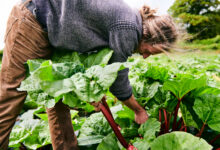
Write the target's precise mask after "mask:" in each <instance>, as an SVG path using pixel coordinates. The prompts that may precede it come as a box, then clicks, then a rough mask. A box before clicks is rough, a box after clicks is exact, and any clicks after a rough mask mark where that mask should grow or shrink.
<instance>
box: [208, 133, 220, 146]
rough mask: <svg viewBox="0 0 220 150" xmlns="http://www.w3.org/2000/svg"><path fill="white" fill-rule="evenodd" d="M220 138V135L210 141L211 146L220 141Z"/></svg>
mask: <svg viewBox="0 0 220 150" xmlns="http://www.w3.org/2000/svg"><path fill="white" fill-rule="evenodd" d="M219 138H220V134H219V135H217V136H216V137H215V138H214V139H212V140H211V141H210V144H211V145H212V144H213V143H215V141H216V140H218V139H219Z"/></svg>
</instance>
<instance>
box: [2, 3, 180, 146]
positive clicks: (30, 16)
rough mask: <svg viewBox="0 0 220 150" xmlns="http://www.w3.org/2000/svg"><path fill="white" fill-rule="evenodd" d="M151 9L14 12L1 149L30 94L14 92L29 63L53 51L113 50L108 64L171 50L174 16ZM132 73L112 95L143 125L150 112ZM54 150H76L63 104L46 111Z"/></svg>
mask: <svg viewBox="0 0 220 150" xmlns="http://www.w3.org/2000/svg"><path fill="white" fill-rule="evenodd" d="M154 13H155V11H154V10H151V9H150V7H148V6H143V7H142V9H141V10H140V11H139V10H135V9H132V8H130V7H129V6H128V5H127V4H126V3H125V2H124V1H123V0H32V1H31V0H23V1H21V2H20V4H17V5H15V6H14V7H13V9H12V11H11V14H10V16H9V19H8V23H7V29H6V34H5V47H4V52H3V60H2V69H1V74H0V149H3V150H6V149H7V147H8V142H9V135H10V132H11V130H12V127H13V125H14V123H15V121H16V118H17V116H18V115H19V113H20V111H21V109H22V106H23V103H24V100H25V98H26V95H27V93H26V92H19V91H17V90H16V89H17V88H18V87H19V86H20V83H21V81H22V80H24V78H25V75H26V72H25V67H24V63H25V62H26V61H27V60H28V59H38V58H41V59H48V58H50V56H51V52H52V51H56V50H63V51H64V50H67V51H76V52H80V53H87V52H92V51H97V50H100V49H102V48H106V47H108V48H110V49H112V50H113V51H114V53H113V55H112V57H111V59H110V63H114V62H126V60H127V58H128V57H129V56H131V55H132V53H134V52H139V53H140V54H141V55H143V57H144V58H147V57H148V56H150V55H153V54H157V53H161V52H162V51H164V50H165V51H166V50H168V49H167V47H169V46H170V45H171V44H172V43H173V42H175V40H176V37H177V32H176V28H175V25H174V23H173V21H172V18H171V17H170V16H167V15H164V16H156V15H154ZM128 72H129V70H128V69H124V70H122V71H120V72H119V73H118V77H117V79H116V81H115V82H114V83H113V85H112V86H111V87H110V91H111V92H112V93H113V94H114V95H115V96H116V97H117V98H118V99H119V100H120V101H122V102H123V103H124V104H125V105H126V106H128V107H129V108H130V109H132V110H133V111H134V112H135V121H136V122H137V123H138V124H142V123H144V122H145V121H146V120H147V119H148V116H147V113H146V111H145V110H144V109H143V108H142V107H141V106H140V105H139V104H138V103H137V101H136V100H135V98H134V96H133V94H132V88H131V85H130V83H129V79H128ZM47 114H48V119H49V127H50V134H51V139H52V146H53V149H54V150H77V149H78V147H77V139H76V136H75V134H74V131H73V127H72V123H71V117H70V110H69V108H68V107H67V106H66V105H64V104H63V103H62V102H61V101H60V102H58V103H57V104H56V105H55V107H53V108H50V109H47Z"/></svg>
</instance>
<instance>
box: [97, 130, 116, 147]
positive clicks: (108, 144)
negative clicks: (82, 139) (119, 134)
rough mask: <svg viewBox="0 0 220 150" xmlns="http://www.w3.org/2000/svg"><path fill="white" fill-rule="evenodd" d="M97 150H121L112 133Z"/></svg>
mask: <svg viewBox="0 0 220 150" xmlns="http://www.w3.org/2000/svg"><path fill="white" fill-rule="evenodd" d="M97 150H120V148H119V146H118V143H117V139H116V137H115V135H114V134H113V133H110V134H109V135H107V136H106V137H105V138H103V140H102V142H101V143H100V144H99V145H98V147H97Z"/></svg>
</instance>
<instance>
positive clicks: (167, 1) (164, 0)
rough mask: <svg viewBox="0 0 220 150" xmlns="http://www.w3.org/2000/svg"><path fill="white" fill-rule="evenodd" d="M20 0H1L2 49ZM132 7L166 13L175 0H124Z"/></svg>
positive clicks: (0, 36) (0, 39) (0, 47)
mask: <svg viewBox="0 0 220 150" xmlns="http://www.w3.org/2000/svg"><path fill="white" fill-rule="evenodd" d="M18 1H19V0H0V19H1V22H0V49H2V48H3V47H4V42H3V39H4V34H5V28H6V22H7V18H8V15H9V13H10V11H11V8H12V7H13V5H15V4H16V3H17V2H18ZM124 1H126V2H127V3H128V4H129V5H130V6H131V7H134V8H140V7H141V6H142V5H143V4H147V5H149V6H151V7H152V8H157V9H158V13H159V14H166V12H167V9H168V8H169V7H170V6H171V5H172V4H173V2H174V0H124Z"/></svg>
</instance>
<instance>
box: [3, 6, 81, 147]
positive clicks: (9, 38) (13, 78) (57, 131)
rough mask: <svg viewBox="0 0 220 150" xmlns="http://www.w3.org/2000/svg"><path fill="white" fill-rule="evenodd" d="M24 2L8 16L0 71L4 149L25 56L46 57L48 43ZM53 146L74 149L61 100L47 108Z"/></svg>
mask: <svg viewBox="0 0 220 150" xmlns="http://www.w3.org/2000/svg"><path fill="white" fill-rule="evenodd" d="M27 3H28V2H26V3H25V4H19V5H16V6H14V8H13V9H12V12H11V14H10V16H9V19H8V23H7V29H6V35H5V48H4V53H3V60H2V69H1V73H0V150H2V149H3V150H6V149H7V147H8V143H9V135H10V132H11V130H12V127H13V125H14V123H15V121H16V118H17V116H18V115H19V113H20V111H21V109H22V106H23V103H24V100H25V98H26V95H27V94H26V92H18V91H17V90H16V88H18V87H19V86H20V83H21V81H22V80H24V78H25V75H26V72H25V67H24V63H25V62H26V61H27V60H28V59H36V58H49V57H50V55H51V49H52V48H51V46H50V44H49V41H48V37H47V33H46V32H44V31H43V30H42V28H41V26H40V25H39V23H38V22H37V21H36V19H35V17H34V16H33V15H32V13H31V12H30V11H29V10H28V9H27V8H26V7H25V5H26V4H27ZM47 114H48V118H49V126H50V134H51V139H52V145H53V149H54V150H78V147H77V139H76V136H75V134H74V131H73V126H72V123H71V117H70V110H69V108H68V107H67V106H66V105H64V104H63V103H62V102H59V103H57V104H56V105H55V107H54V108H51V109H47Z"/></svg>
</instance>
